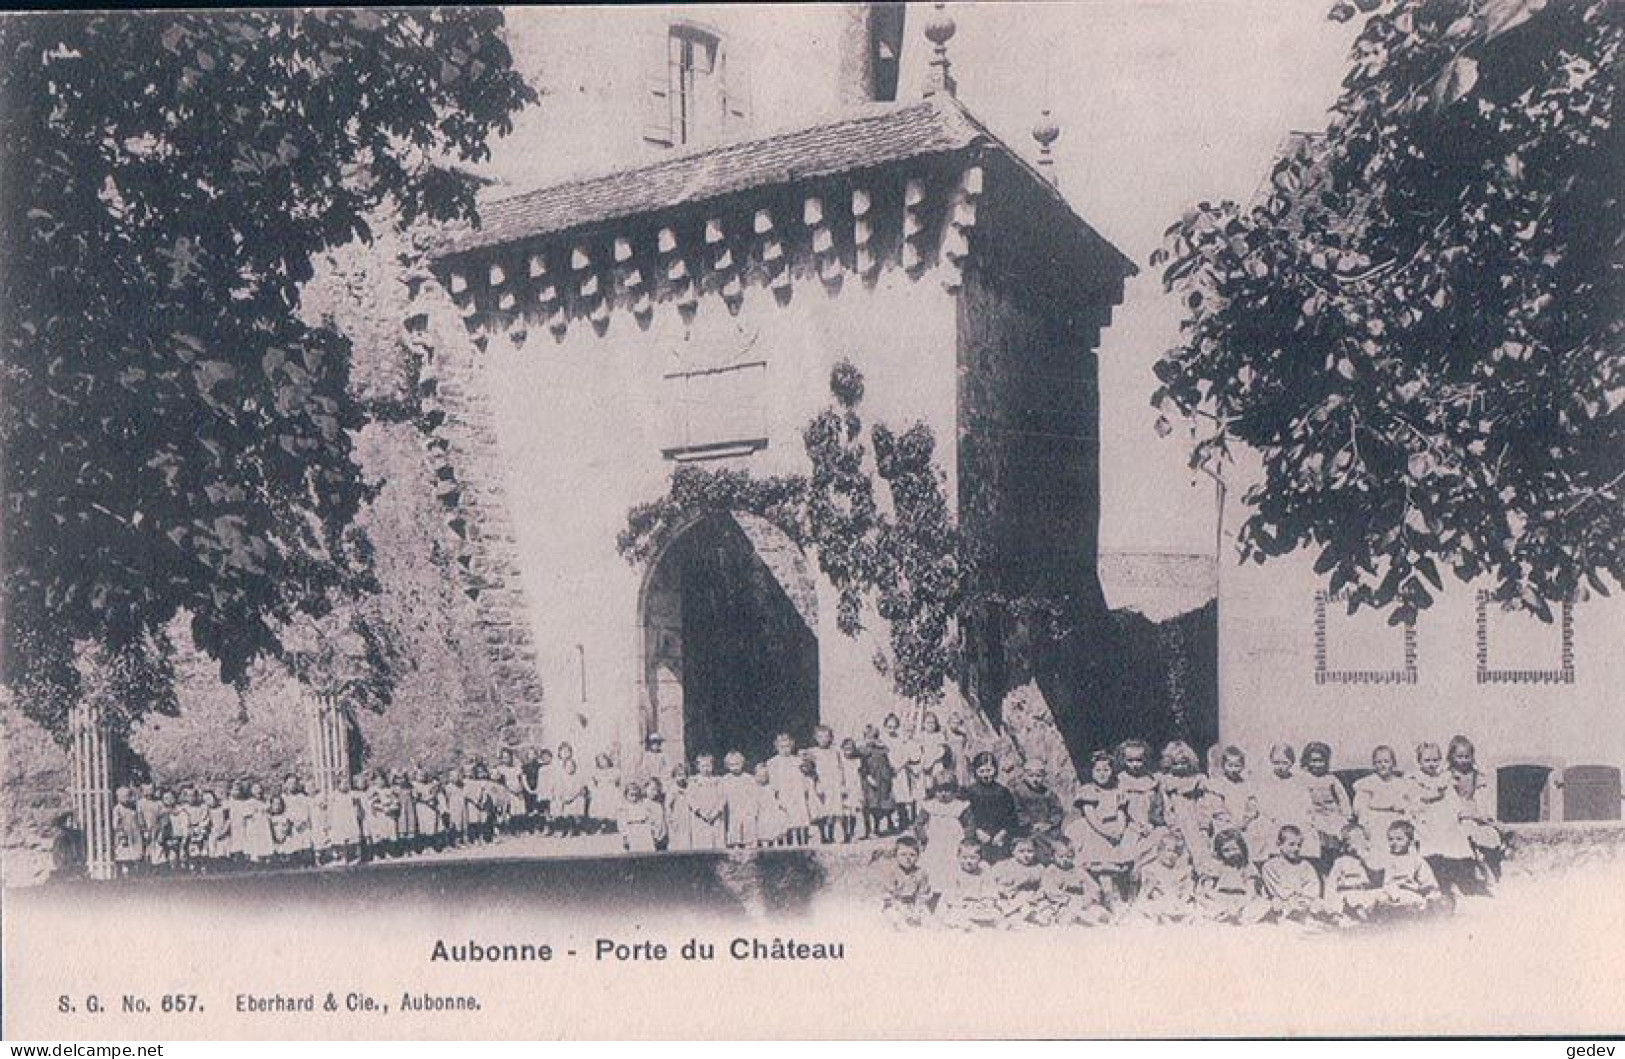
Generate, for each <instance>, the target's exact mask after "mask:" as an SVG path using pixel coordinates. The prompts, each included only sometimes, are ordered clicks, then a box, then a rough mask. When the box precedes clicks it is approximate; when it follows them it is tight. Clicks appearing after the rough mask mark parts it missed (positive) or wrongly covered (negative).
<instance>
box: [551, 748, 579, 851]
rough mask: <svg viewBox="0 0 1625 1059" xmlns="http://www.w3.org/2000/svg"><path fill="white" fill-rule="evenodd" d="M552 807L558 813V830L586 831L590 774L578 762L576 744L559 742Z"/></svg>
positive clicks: (573, 832)
mask: <svg viewBox="0 0 1625 1059" xmlns="http://www.w3.org/2000/svg"><path fill="white" fill-rule="evenodd" d="M551 794H552V797H551V798H550V799H549V800H550V801H551V803H552V804H551V806H550V810H551V812H552V813H553V814H554V815H556V816H557V817H558V821H559V830H560V831H562V832H563V833H564V834H566V835H572V836H574V835H581V834H585V833H586V831H587V797H588V796H587V778H586V777H585V776H583V775H582V774H581V768H580V766H579V765H577V764H576V748H575V747H573V746H571V745H570V744H569V743H560V744H559V750H558V753H556V754H554V755H553V787H552V792H551Z"/></svg>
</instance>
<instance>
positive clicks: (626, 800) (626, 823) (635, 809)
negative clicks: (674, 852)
mask: <svg viewBox="0 0 1625 1059" xmlns="http://www.w3.org/2000/svg"><path fill="white" fill-rule="evenodd" d="M658 829H659V828H658V823H657V821H656V820H655V807H654V806H653V805H652V804H651V803H650V802H649V800H648V799H647V798H646V797H645V794H644V789H643V785H642V784H640V783H628V784H627V785H626V790H625V792H623V794H622V799H621V815H620V819H618V820H617V821H616V830H618V831H619V832H620V835H621V848H622V849H624V850H625V851H626V852H628V853H653V852H654V851H655V836H656V832H657V831H658Z"/></svg>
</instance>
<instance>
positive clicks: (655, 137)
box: [638, 31, 675, 147]
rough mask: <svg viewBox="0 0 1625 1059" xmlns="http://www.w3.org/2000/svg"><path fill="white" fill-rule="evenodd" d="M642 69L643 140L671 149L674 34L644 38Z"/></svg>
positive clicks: (646, 34)
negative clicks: (672, 49)
mask: <svg viewBox="0 0 1625 1059" xmlns="http://www.w3.org/2000/svg"><path fill="white" fill-rule="evenodd" d="M638 54H639V56H640V59H639V69H640V70H641V71H642V73H643V139H644V141H645V142H647V143H652V144H658V145H659V146H661V147H670V146H671V145H672V144H673V143H674V142H675V140H674V138H673V136H672V118H671V107H672V98H671V77H672V73H671V35H670V34H669V33H667V32H664V31H662V32H659V33H655V32H650V33H644V34H642V35H641V39H640V47H639V49H638Z"/></svg>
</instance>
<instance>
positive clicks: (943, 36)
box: [925, 4, 957, 48]
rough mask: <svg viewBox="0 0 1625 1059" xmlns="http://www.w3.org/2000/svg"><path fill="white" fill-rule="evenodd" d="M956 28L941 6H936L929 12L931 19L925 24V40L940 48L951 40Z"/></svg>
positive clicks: (951, 18) (951, 17)
mask: <svg viewBox="0 0 1625 1059" xmlns="http://www.w3.org/2000/svg"><path fill="white" fill-rule="evenodd" d="M956 28H957V27H956V26H955V25H954V20H953V16H951V15H949V14H948V11H947V9H946V8H945V7H944V6H943V5H942V4H936V5H934V6H933V9H932V11H931V17H930V18H929V19H928V20H927V21H926V23H925V39H926V40H928V41H930V42H931V43H932V44H935V45H937V47H939V48H940V47H941V46H942V45H944V44H947V43H948V42H949V41H950V40H952V39H953V36H954V30H955V29H956Z"/></svg>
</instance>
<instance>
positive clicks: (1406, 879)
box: [1382, 820, 1444, 913]
mask: <svg viewBox="0 0 1625 1059" xmlns="http://www.w3.org/2000/svg"><path fill="white" fill-rule="evenodd" d="M1382 895H1383V905H1384V906H1385V907H1388V908H1392V909H1395V910H1397V911H1400V912H1409V913H1417V912H1425V911H1429V910H1431V909H1433V908H1436V907H1438V906H1439V905H1440V904H1442V903H1443V900H1444V896H1443V894H1441V893H1440V891H1439V882H1438V880H1437V879H1435V878H1434V877H1433V869H1432V868H1430V867H1428V862H1427V860H1426V859H1425V858H1424V857H1423V856H1422V854H1421V853H1419V852H1417V849H1416V828H1415V827H1414V826H1413V825H1412V824H1411V822H1410V821H1409V820H1395V821H1394V822H1393V823H1391V824H1389V825H1388V856H1387V857H1386V858H1385V859H1384V864H1383V875H1382Z"/></svg>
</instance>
